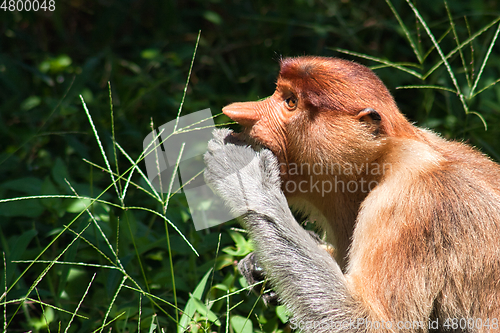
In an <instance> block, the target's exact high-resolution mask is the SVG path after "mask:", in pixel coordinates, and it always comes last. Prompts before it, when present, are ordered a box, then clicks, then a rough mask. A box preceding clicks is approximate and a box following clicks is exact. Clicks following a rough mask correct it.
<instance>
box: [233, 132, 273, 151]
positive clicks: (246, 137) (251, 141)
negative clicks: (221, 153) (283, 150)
mask: <svg viewBox="0 0 500 333" xmlns="http://www.w3.org/2000/svg"><path fill="white" fill-rule="evenodd" d="M233 135H234V136H235V137H236V138H237V139H238V140H241V141H243V142H245V143H246V144H248V145H249V146H250V147H252V148H253V149H254V150H256V151H259V150H261V149H263V148H265V149H269V150H271V148H269V147H268V146H267V145H266V144H264V143H263V142H261V141H260V140H258V139H256V138H254V137H253V136H251V135H250V133H249V131H248V130H246V129H244V130H243V131H242V132H240V133H236V132H233ZM271 151H272V150H271Z"/></svg>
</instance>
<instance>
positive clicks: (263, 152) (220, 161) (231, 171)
mask: <svg viewBox="0 0 500 333" xmlns="http://www.w3.org/2000/svg"><path fill="white" fill-rule="evenodd" d="M204 158H205V164H206V166H207V167H206V170H205V182H206V183H207V184H208V185H209V186H210V187H211V188H212V190H213V191H214V192H216V193H217V194H218V195H219V196H220V197H221V198H222V199H223V200H224V201H225V203H226V205H227V206H229V208H230V209H231V212H232V214H233V215H234V216H235V217H237V216H240V215H243V214H245V213H247V212H249V211H254V212H259V213H262V214H265V213H267V212H266V211H265V210H266V207H269V206H270V205H271V206H274V204H275V202H276V199H277V198H276V196H278V197H282V198H279V199H278V200H279V201H283V200H285V202H286V199H285V198H284V195H283V193H282V192H281V180H280V177H279V168H278V160H277V159H276V157H275V156H274V155H273V153H272V152H271V151H270V150H268V149H265V148H262V149H256V150H254V149H253V148H252V147H250V146H249V145H248V144H247V143H245V142H244V141H242V140H240V139H238V138H237V137H236V136H234V135H233V133H232V131H231V130H229V129H215V130H214V132H213V139H212V140H210V142H209V143H208V151H207V153H206V154H205V156H204Z"/></svg>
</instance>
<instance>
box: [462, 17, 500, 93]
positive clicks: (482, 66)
mask: <svg viewBox="0 0 500 333" xmlns="http://www.w3.org/2000/svg"><path fill="white" fill-rule="evenodd" d="M499 32H500V24H499V25H498V28H497V31H496V32H495V36H493V40H492V41H491V43H490V47H489V48H488V52H486V55H485V56H484V61H483V63H482V64H481V69H480V70H479V73H478V74H477V78H476V81H474V86H473V87H472V89H471V91H470V94H469V98H470V97H471V96H473V95H474V90H476V87H477V84H478V83H479V80H480V79H481V74H483V71H484V67H485V66H486V62H487V61H488V59H489V58H490V55H491V51H492V50H493V46H494V45H495V42H496V41H497V38H498V33H499Z"/></svg>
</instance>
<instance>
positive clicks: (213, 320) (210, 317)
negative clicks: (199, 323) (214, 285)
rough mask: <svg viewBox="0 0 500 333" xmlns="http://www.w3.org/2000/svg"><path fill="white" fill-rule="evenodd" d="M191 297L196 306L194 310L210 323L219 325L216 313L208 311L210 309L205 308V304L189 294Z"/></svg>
mask: <svg viewBox="0 0 500 333" xmlns="http://www.w3.org/2000/svg"><path fill="white" fill-rule="evenodd" d="M191 299H192V300H193V303H194V305H195V306H196V311H198V313H199V314H201V315H202V316H204V317H206V318H207V319H208V321H210V322H211V323H214V324H215V325H217V326H220V325H221V323H220V321H219V318H217V315H216V314H215V313H213V312H212V311H210V309H209V308H207V306H206V305H205V304H203V302H202V301H201V300H200V299H198V298H196V297H193V296H191Z"/></svg>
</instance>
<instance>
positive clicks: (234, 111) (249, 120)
mask: <svg viewBox="0 0 500 333" xmlns="http://www.w3.org/2000/svg"><path fill="white" fill-rule="evenodd" d="M257 103H258V102H244V103H233V104H229V105H228V106H225V107H224V108H223V109H222V112H223V113H224V114H225V115H226V116H228V117H229V118H231V119H232V120H234V121H236V122H237V123H238V124H240V125H241V126H244V127H251V126H253V125H254V124H255V123H256V122H257V120H259V114H258V112H257Z"/></svg>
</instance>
